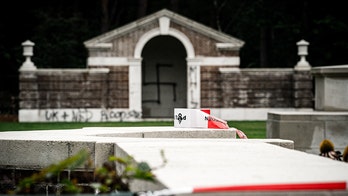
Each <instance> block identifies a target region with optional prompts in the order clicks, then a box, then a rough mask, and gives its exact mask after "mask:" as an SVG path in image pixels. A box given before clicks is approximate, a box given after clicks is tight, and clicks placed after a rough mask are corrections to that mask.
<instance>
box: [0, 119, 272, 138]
mask: <svg viewBox="0 0 348 196" xmlns="http://www.w3.org/2000/svg"><path fill="white" fill-rule="evenodd" d="M173 125H174V122H172V121H156V122H155V121H142V122H88V123H87V122H76V123H71V122H49V123H18V122H0V132H2V131H29V130H55V129H56V130H57V129H79V128H83V127H138V126H173ZM228 125H229V126H230V127H235V128H237V129H239V130H241V131H243V132H244V133H245V134H246V135H247V136H248V138H261V139H262V138H266V122H265V121H228Z"/></svg>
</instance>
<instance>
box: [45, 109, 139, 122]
mask: <svg viewBox="0 0 348 196" xmlns="http://www.w3.org/2000/svg"><path fill="white" fill-rule="evenodd" d="M139 118H141V112H138V111H135V110H112V109H66V110H64V109H60V110H55V109H50V110H45V121H49V122H107V121H124V120H129V119H139Z"/></svg>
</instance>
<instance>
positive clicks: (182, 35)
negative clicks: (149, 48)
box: [84, 9, 244, 58]
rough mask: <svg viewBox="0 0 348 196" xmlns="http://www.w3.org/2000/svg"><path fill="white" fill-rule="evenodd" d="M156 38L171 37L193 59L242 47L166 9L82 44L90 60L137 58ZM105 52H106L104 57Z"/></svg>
mask: <svg viewBox="0 0 348 196" xmlns="http://www.w3.org/2000/svg"><path fill="white" fill-rule="evenodd" d="M158 35H171V36H174V37H176V38H178V39H179V40H180V41H181V42H182V43H183V44H184V45H185V48H186V50H187V54H188V57H189V58H193V57H194V56H195V55H197V56H220V55H219V53H221V51H239V49H240V48H241V47H242V46H243V45H244V42H243V41H242V40H239V39H237V38H234V37H232V36H230V35H227V34H225V33H222V32H220V31H217V30H215V29H212V28H210V27H207V26H205V25H202V24H200V23H198V22H195V21H193V20H191V19H188V18H186V17H184V16H181V15H179V14H176V13H174V12H171V11H169V10H166V9H163V10H161V11H158V12H156V13H153V14H151V15H149V16H146V17H143V18H140V19H138V20H136V21H134V22H132V23H129V24H127V25H124V26H122V27H119V28H116V29H114V30H111V31H109V32H106V33H104V34H102V35H99V36H97V37H94V38H92V39H90V40H87V41H85V42H84V44H85V46H86V47H87V48H88V50H89V52H90V56H114V57H115V56H119V57H120V56H127V57H135V58H138V57H139V56H140V54H139V53H140V51H139V50H141V49H142V45H144V44H145V43H146V42H147V41H148V40H149V39H151V38H152V37H155V36H158ZM146 36H147V37H148V39H146ZM144 37H145V39H144ZM141 41H143V42H144V43H141ZM139 44H140V45H139ZM190 45H192V46H190ZM137 47H138V48H137ZM190 47H191V48H190ZM200 48H201V49H200ZM202 48H203V49H202ZM190 50H192V51H190ZM106 51H109V52H108V53H105V52H106ZM190 55H191V56H190ZM237 55H238V53H237ZM227 56H231V55H227ZM232 56H236V55H232Z"/></svg>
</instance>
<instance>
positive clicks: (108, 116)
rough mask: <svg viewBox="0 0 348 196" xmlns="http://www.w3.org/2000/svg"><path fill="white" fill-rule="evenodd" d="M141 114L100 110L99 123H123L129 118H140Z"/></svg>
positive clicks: (132, 111) (133, 111)
mask: <svg viewBox="0 0 348 196" xmlns="http://www.w3.org/2000/svg"><path fill="white" fill-rule="evenodd" d="M140 117H141V113H139V112H137V111H135V110H131V111H113V110H102V111H101V120H100V121H114V120H119V121H123V120H125V119H130V118H132V119H133V118H140Z"/></svg>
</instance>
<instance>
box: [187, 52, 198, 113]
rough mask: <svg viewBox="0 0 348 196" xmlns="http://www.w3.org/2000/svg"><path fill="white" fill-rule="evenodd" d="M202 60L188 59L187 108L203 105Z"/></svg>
mask: <svg viewBox="0 0 348 196" xmlns="http://www.w3.org/2000/svg"><path fill="white" fill-rule="evenodd" d="M200 65H201V60H199V59H195V58H191V59H187V108H200V107H201V77H200V76H201V75H200V73H201V71H200Z"/></svg>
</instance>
